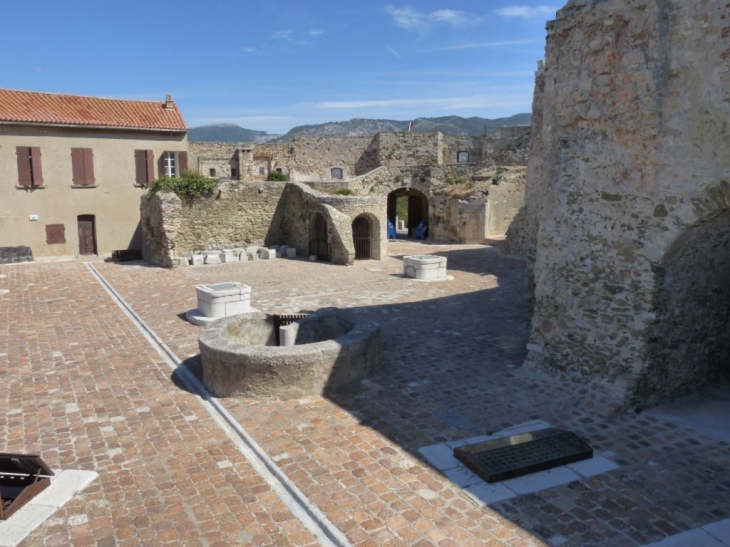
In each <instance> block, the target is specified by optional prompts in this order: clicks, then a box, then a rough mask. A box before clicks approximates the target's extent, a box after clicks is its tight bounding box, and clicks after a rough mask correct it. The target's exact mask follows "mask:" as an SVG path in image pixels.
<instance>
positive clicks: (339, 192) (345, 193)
mask: <svg viewBox="0 0 730 547" xmlns="http://www.w3.org/2000/svg"><path fill="white" fill-rule="evenodd" d="M335 194H337V195H340V196H351V195H352V190H350V189H349V188H340V189H339V190H337V191H336V192H335Z"/></svg>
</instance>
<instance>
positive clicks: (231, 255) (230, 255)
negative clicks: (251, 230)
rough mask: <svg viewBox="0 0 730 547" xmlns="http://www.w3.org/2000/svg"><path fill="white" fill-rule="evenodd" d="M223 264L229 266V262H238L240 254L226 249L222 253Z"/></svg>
mask: <svg viewBox="0 0 730 547" xmlns="http://www.w3.org/2000/svg"><path fill="white" fill-rule="evenodd" d="M221 262H223V263H224V264H228V263H229V262H238V254H237V253H235V252H233V250H231V249H225V250H224V251H223V252H222V253H221Z"/></svg>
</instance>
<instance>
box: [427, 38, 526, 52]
mask: <svg viewBox="0 0 730 547" xmlns="http://www.w3.org/2000/svg"><path fill="white" fill-rule="evenodd" d="M539 41H540V40H508V41H505V42H478V43H473V44H458V45H455V46H445V47H436V48H432V49H429V50H427V51H452V50H455V49H475V48H482V47H504V46H523V45H526V44H535V43H537V42H539Z"/></svg>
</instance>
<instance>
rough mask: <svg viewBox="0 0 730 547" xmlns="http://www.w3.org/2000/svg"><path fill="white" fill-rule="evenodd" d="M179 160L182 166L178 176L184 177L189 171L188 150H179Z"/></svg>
mask: <svg viewBox="0 0 730 547" xmlns="http://www.w3.org/2000/svg"><path fill="white" fill-rule="evenodd" d="M177 160H178V162H179V163H180V168H179V169H178V176H179V177H184V176H185V173H187V172H188V153H187V152H178V153H177Z"/></svg>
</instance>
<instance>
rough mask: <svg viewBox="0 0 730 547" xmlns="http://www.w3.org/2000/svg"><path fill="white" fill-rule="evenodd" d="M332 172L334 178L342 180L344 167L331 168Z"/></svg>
mask: <svg viewBox="0 0 730 547" xmlns="http://www.w3.org/2000/svg"><path fill="white" fill-rule="evenodd" d="M330 173H332V178H333V179H340V180H342V169H340V168H339V167H335V168H334V169H331V170H330Z"/></svg>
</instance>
